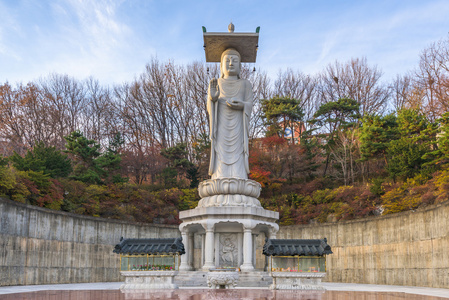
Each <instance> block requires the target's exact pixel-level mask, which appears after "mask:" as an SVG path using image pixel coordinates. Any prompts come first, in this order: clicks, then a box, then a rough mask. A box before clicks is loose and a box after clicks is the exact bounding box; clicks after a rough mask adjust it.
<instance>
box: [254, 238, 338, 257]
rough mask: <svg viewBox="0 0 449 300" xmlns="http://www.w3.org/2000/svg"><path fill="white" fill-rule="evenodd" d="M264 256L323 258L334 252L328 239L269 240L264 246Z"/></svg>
mask: <svg viewBox="0 0 449 300" xmlns="http://www.w3.org/2000/svg"><path fill="white" fill-rule="evenodd" d="M263 254H264V255H267V256H323V255H326V254H332V250H331V246H329V245H328V243H327V239H326V238H324V239H313V240H293V239H292V240H289V239H288V240H281V239H267V240H266V242H265V245H264V246H263Z"/></svg>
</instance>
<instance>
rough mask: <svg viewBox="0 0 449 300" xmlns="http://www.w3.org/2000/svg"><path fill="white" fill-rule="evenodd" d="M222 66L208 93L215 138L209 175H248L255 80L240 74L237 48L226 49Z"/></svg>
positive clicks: (208, 106)
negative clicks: (218, 76)
mask: <svg viewBox="0 0 449 300" xmlns="http://www.w3.org/2000/svg"><path fill="white" fill-rule="evenodd" d="M220 68H221V77H220V78H219V79H216V78H214V79H212V80H211V81H210V83H209V90H208V97H207V111H208V113H209V118H210V139H211V142H212V143H211V159H210V165H209V175H211V177H212V179H219V178H239V179H247V178H248V173H249V165H248V126H249V119H250V117H251V110H252V107H253V92H252V88H251V83H250V82H249V81H248V80H246V79H241V78H240V77H239V74H240V69H241V57H240V53H239V52H238V51H237V50H235V49H233V48H229V49H227V50H225V51H224V52H223V53H222V55H221V65H220Z"/></svg>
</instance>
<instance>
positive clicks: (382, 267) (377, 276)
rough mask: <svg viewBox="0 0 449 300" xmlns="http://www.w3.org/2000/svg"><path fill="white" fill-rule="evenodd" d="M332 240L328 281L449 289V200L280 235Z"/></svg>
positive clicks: (291, 229)
mask: <svg viewBox="0 0 449 300" xmlns="http://www.w3.org/2000/svg"><path fill="white" fill-rule="evenodd" d="M323 237H326V238H327V239H328V243H329V245H331V246H332V251H333V252H334V254H332V255H329V256H328V257H327V260H326V263H327V269H328V277H327V279H326V281H332V282H348V283H349V282H352V283H370V284H390V285H405V286H427V287H436V288H449V201H446V202H444V203H441V204H439V205H435V206H431V207H428V208H426V209H422V210H416V211H408V212H404V213H399V214H394V215H387V216H381V217H376V218H367V219H360V220H353V221H346V222H339V223H327V224H320V225H315V226H313V225H306V226H286V227H281V230H280V232H279V233H278V236H277V238H286V239H287V238H304V239H308V238H323Z"/></svg>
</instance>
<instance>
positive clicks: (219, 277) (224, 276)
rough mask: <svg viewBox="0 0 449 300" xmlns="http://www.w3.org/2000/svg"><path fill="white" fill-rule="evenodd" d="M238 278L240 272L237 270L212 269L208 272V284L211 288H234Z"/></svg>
mask: <svg viewBox="0 0 449 300" xmlns="http://www.w3.org/2000/svg"><path fill="white" fill-rule="evenodd" d="M238 280H239V274H238V273H237V272H236V271H235V270H217V269H211V270H210V272H208V273H207V285H208V286H209V288H210V289H234V288H235V287H236V286H237V282H238Z"/></svg>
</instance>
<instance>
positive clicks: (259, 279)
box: [174, 271, 273, 288]
mask: <svg viewBox="0 0 449 300" xmlns="http://www.w3.org/2000/svg"><path fill="white" fill-rule="evenodd" d="M174 283H175V284H177V285H178V286H180V287H205V288H207V287H208V286H207V272H203V271H179V273H178V274H177V275H176V276H175V278H174ZM272 283H273V279H272V278H271V276H270V274H269V273H268V272H261V271H254V272H239V282H238V284H237V287H269V286H270V285H271V284H272Z"/></svg>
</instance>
